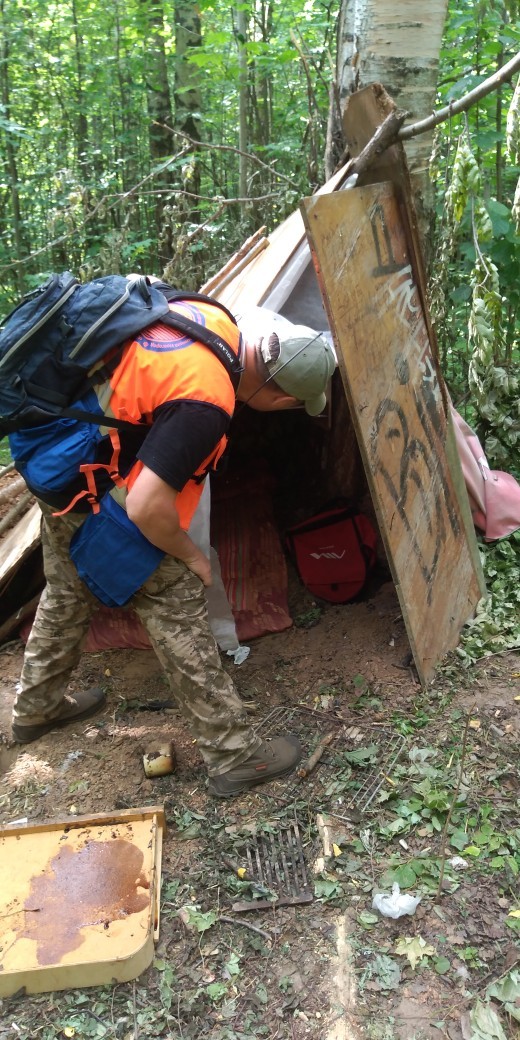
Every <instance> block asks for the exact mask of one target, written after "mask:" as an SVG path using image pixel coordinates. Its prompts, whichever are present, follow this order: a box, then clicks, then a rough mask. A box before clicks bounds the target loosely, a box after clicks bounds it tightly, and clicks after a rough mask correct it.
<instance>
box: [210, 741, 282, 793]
mask: <svg viewBox="0 0 520 1040" xmlns="http://www.w3.org/2000/svg"><path fill="white" fill-rule="evenodd" d="M301 757H302V749H301V745H300V741H299V740H298V738H297V737H293V736H291V735H289V736H288V737H276V739H275V740H268V741H263V742H262V743H261V744H260V747H259V748H257V750H256V751H255V752H254V754H252V755H251V757H250V758H246V760H245V762H242V764H241V765H239V766H235V768H234V769H230V770H229V771H228V772H227V773H220V774H219V775H218V776H211V777H210V779H209V788H208V790H209V792H210V794H212V795H215V797H216V798H232V797H233V795H235V794H242V792H243V791H249V789H250V788H251V787H256V785H257V784H264V783H267V781H268V780H274V779H275V777H277V776H285V774H286V773H290V772H292V770H293V769H294V768H295V766H297V765H298V762H299V761H300V758H301Z"/></svg>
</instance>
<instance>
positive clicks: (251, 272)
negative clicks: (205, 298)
mask: <svg viewBox="0 0 520 1040" xmlns="http://www.w3.org/2000/svg"><path fill="white" fill-rule="evenodd" d="M346 169H347V167H346V166H343V167H342V168H341V169H340V170H338V172H337V173H335V174H334V176H333V177H331V178H330V180H328V181H327V183H326V184H324V185H323V186H322V187H321V188H319V189H318V192H317V194H325V193H328V192H331V191H336V190H337V189H338V188H339V187H341V184H342V183H343V181H344V179H345V176H346ZM304 240H305V227H304V224H303V219H302V216H301V213H300V211H299V209H297V210H295V211H294V213H291V215H290V216H289V217H287V219H286V220H284V222H283V224H280V225H279V226H278V227H277V228H276V229H275V230H274V231H273V233H272V234H271V235H269V238H268V240H267V247H266V248H265V249H263V251H262V252H261V253H260V254H259V255H258V256H256V257H255V258H254V259H253V260H252V261H251V263H249V264H247V266H246V268H245V269H244V270H243V271H239V272H238V274H237V276H236V277H235V278H233V279H232V281H230V282H226V284H225V285H223V286H219V285H217V286H216V287H215V288H214V289H213V290H212V291H211V292H210V295H211V296H214V297H215V299H216V300H220V302H221V303H223V304H225V306H226V307H228V308H229V310H231V311H233V313H236V312H238V311H239V310H240V311H243V310H245V309H246V308H247V307H257V306H260V305H261V304H262V303H263V302H264V300H265V299H266V297H267V296H268V294H269V291H270V290H271V288H272V287H273V285H274V283H275V282H276V281H278V278H279V277H280V274H281V272H282V271H283V269H284V267H285V266H286V264H288V263H289V261H290V260H291V257H292V256H293V255H294V253H295V252H296V250H297V249H298V247H299V246H300V245H301V243H302V242H303V241H304Z"/></svg>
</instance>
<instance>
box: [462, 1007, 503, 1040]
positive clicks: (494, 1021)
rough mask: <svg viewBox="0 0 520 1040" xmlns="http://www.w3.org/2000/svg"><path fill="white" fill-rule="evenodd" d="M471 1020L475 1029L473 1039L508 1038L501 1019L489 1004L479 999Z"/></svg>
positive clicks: (470, 1016) (495, 1039)
mask: <svg viewBox="0 0 520 1040" xmlns="http://www.w3.org/2000/svg"><path fill="white" fill-rule="evenodd" d="M469 1020H470V1022H471V1027H472V1029H473V1033H472V1040H507V1037H506V1034H505V1033H504V1030H503V1029H502V1026H501V1024H500V1019H499V1017H498V1015H497V1014H496V1012H495V1011H493V1008H492V1007H490V1006H489V1004H483V1003H482V1001H481V1000H477V1003H476V1005H475V1007H474V1008H473V1010H472V1011H470V1015H469Z"/></svg>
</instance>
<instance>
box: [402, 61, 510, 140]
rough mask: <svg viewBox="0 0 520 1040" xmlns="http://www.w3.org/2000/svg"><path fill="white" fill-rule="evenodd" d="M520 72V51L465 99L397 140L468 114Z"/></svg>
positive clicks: (409, 128) (404, 130)
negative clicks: (461, 113)
mask: <svg viewBox="0 0 520 1040" xmlns="http://www.w3.org/2000/svg"><path fill="white" fill-rule="evenodd" d="M519 70H520V51H518V53H517V54H515V57H514V58H511V61H508V62H507V64H506V65H503V66H502V68H501V69H499V70H498V72H494V73H493V75H492V76H489V77H488V79H485V80H484V81H483V83H479V85H478V87H475V89H474V90H470V92H469V94H465V95H464V97H461V98H459V100H458V101H452V102H450V104H449V105H446V107H445V108H440V109H439V111H438V112H433V113H432V115H431V116H427V118H426V119H420V120H419V122H418V123H410V125H409V126H405V127H403V128H402V130H400V131H399V133H398V135H397V138H398V140H399V141H408V140H409V139H410V138H411V137H417V135H418V134H424V133H426V132H427V131H428V130H433V127H434V126H438V124H439V123H443V122H444V120H445V119H449V118H450V117H451V116H456V115H458V113H459V112H466V111H467V110H468V108H471V106H472V105H475V104H476V103H477V101H481V100H482V98H484V97H486V95H487V94H491V92H492V91H493V90H497V89H498V87H500V86H501V85H502V83H505V82H506V81H507V80H509V79H511V77H512V76H514V74H515V72H518V71H519Z"/></svg>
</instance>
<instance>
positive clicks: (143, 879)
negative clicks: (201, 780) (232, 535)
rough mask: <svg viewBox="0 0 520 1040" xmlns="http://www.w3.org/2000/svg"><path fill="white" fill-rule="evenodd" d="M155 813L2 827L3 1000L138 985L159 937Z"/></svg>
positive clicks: (160, 820)
mask: <svg viewBox="0 0 520 1040" xmlns="http://www.w3.org/2000/svg"><path fill="white" fill-rule="evenodd" d="M164 830H165V820H164V811H163V809H162V808H160V807H157V806H152V807H147V808H146V809H125V810H124V811H122V812H117V813H99V814H96V815H94V816H75V817H73V818H71V819H68V820H65V821H60V822H57V821H56V822H53V821H50V822H48V823H39V824H34V825H30V824H29V825H21V826H20V825H19V826H7V827H4V828H2V829H0V903H1V906H0V962H1V970H0V997H8V996H11V995H12V994H13V993H16V992H17V991H18V990H19V989H21V988H22V987H23V988H25V991H26V992H27V993H45V992H48V991H50V990H59V989H69V988H70V989H72V988H76V987H81V986H99V985H103V984H104V983H110V982H113V981H116V982H126V981H128V980H129V979H134V978H136V977H137V976H138V975H140V974H141V972H142V971H144V970H145V968H147V967H148V966H149V964H150V963H151V961H152V958H153V952H154V941H155V940H156V939H157V937H158V931H159V893H160V880H161V855H162V838H163V832H164Z"/></svg>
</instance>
